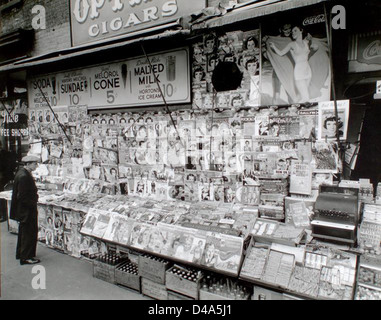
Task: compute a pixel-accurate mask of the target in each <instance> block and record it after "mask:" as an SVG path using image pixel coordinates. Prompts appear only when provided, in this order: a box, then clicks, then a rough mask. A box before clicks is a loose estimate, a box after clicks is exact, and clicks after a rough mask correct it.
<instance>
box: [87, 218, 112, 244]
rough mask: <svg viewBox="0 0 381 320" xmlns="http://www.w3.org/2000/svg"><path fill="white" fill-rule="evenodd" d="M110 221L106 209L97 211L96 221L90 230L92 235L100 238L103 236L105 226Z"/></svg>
mask: <svg viewBox="0 0 381 320" xmlns="http://www.w3.org/2000/svg"><path fill="white" fill-rule="evenodd" d="M109 222H110V215H109V212H107V211H98V217H97V221H96V222H95V225H94V228H93V230H92V233H91V234H92V236H94V237H96V238H98V239H101V238H103V236H104V234H105V232H106V230H107V227H108V225H109Z"/></svg>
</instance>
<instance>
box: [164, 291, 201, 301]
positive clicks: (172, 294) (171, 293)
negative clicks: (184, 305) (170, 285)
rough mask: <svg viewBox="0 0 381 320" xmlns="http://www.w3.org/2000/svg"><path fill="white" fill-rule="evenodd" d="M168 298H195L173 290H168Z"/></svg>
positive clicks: (188, 299) (186, 299)
mask: <svg viewBox="0 0 381 320" xmlns="http://www.w3.org/2000/svg"><path fill="white" fill-rule="evenodd" d="M168 300H185V301H193V300H195V299H193V298H191V297H187V296H184V295H182V294H180V293H177V292H173V291H170V290H168Z"/></svg>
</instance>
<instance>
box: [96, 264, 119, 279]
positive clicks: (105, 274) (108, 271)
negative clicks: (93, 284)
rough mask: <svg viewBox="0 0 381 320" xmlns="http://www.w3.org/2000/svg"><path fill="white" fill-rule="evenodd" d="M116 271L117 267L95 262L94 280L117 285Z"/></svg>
mask: <svg viewBox="0 0 381 320" xmlns="http://www.w3.org/2000/svg"><path fill="white" fill-rule="evenodd" d="M115 269H116V266H112V265H109V264H107V263H104V262H101V261H98V260H94V261H93V276H94V278H97V279H100V280H103V281H107V282H109V283H112V284H115V283H116V282H115Z"/></svg>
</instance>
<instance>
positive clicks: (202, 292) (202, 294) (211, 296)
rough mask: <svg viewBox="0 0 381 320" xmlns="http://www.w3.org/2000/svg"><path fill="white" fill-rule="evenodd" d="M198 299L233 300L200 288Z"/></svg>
mask: <svg viewBox="0 0 381 320" xmlns="http://www.w3.org/2000/svg"><path fill="white" fill-rule="evenodd" d="M200 300H233V299H229V298H228V297H224V296H222V295H218V294H215V293H212V292H208V291H205V290H202V289H201V290H200Z"/></svg>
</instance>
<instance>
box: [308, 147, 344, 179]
mask: <svg viewBox="0 0 381 320" xmlns="http://www.w3.org/2000/svg"><path fill="white" fill-rule="evenodd" d="M337 152H338V147H337V144H336V143H334V142H332V143H331V142H325V141H316V142H315V143H314V144H313V146H312V157H313V161H314V162H315V167H314V170H313V172H319V173H337V172H338V153H337Z"/></svg>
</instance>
